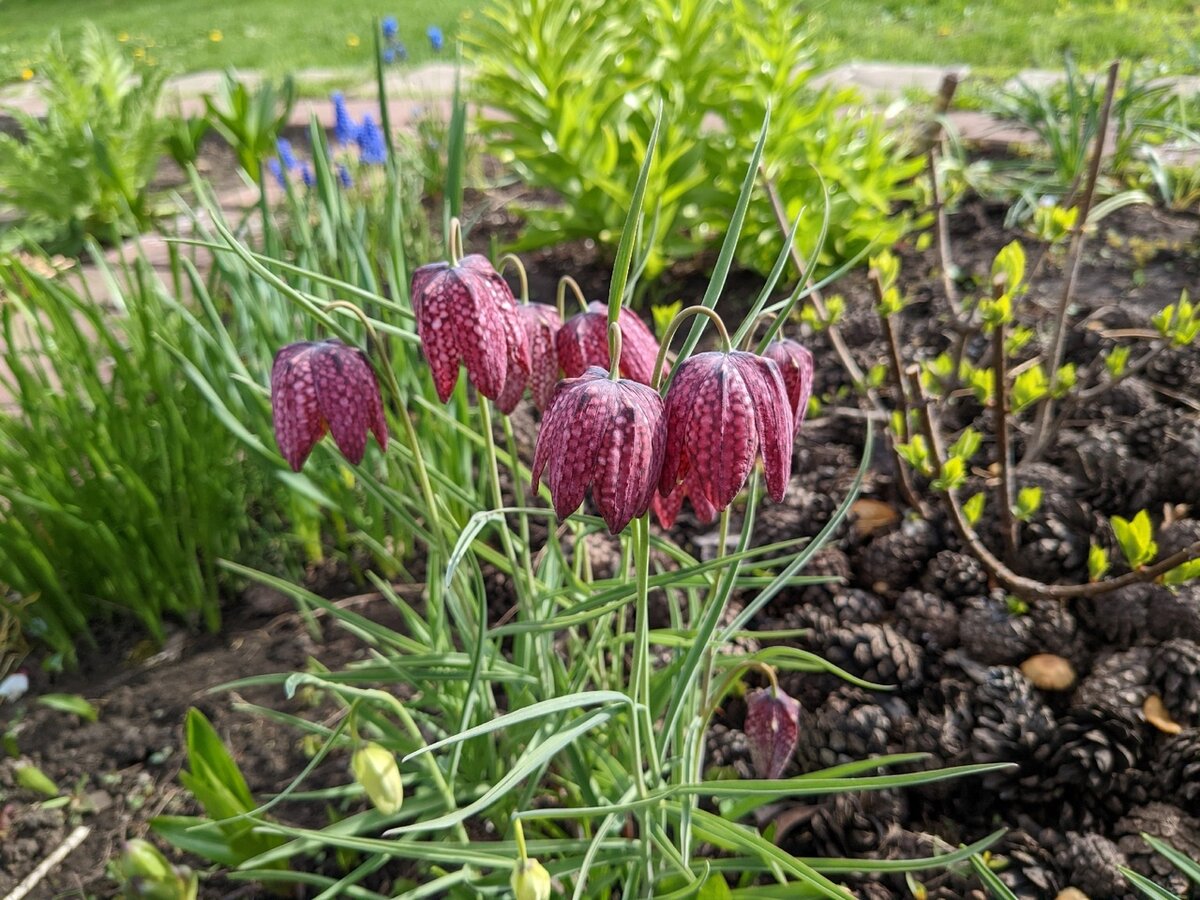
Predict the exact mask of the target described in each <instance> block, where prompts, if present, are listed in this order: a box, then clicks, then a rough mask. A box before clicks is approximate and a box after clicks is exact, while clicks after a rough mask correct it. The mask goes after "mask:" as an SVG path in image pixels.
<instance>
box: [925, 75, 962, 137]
mask: <svg viewBox="0 0 1200 900" xmlns="http://www.w3.org/2000/svg"><path fill="white" fill-rule="evenodd" d="M957 90H958V75H956V74H955V73H954V72H947V73H946V75H945V77H944V78H942V84H941V86H940V87H939V88H938V95H937V97H935V98H934V101H933V115H932V116H930V118H929V121H928V122H927V123H926V125H925V133H924V135H922V138H921V144H920V147H919V148H918V151H917V152H919V153H928V152H929V150H930V148H931V147H933V146H934V145H935V144H937V143H938V141H940V140H941V139H942V117H943V116H944V115H946V113H947V112H948V111H949V109H950V104H951V103H953V102H954V92H955V91H957Z"/></svg>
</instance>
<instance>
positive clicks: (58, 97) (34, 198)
mask: <svg viewBox="0 0 1200 900" xmlns="http://www.w3.org/2000/svg"><path fill="white" fill-rule="evenodd" d="M40 68H41V72H42V76H43V77H42V80H41V81H40V82H39V94H40V97H41V99H42V101H43V102H44V103H45V105H46V112H45V116H44V118H43V117H39V116H36V115H32V114H30V113H27V112H23V111H20V110H10V111H9V114H10V115H12V116H13V118H14V119H16V121H17V123H18V125H19V126H20V130H21V135H20V136H14V135H11V134H4V133H0V208H2V207H10V208H11V209H13V210H15V211H16V212H17V213H18V214H19V215H20V217H21V219H20V223H19V226H18V228H19V231H20V232H21V234H20V239H21V240H26V241H37V242H41V243H43V244H45V245H47V246H49V247H53V248H54V249H60V250H66V251H70V252H76V251H78V250H79V249H80V248H81V247H82V244H83V241H84V238H85V237H87V236H89V235H91V236H93V237H96V238H99V239H101V240H106V241H112V240H116V239H118V238H120V237H121V236H123V235H125V234H129V233H131V232H132V231H133V230H134V229H136V227H137V226H138V225H140V224H143V223H144V222H145V221H146V220H147V219H148V217H149V215H150V209H149V205H148V194H147V186H148V185H149V183H150V180H151V178H152V177H153V176H154V170H155V166H156V165H157V163H158V160H159V157H160V156H161V154H162V138H163V124H162V122H161V120H160V119H159V118H158V115H157V112H156V108H157V105H158V100H159V95H160V94H161V91H162V85H163V79H164V78H165V73H164V72H163V70H162V69H150V68H144V67H143V68H136V69H135V68H134V66H133V64H132V63H131V62H130V61H129V60H128V59H127V58H126V57H125V55H124V54H123V52H122V50H121V47H120V45H119V44H117V43H116V42H115V41H113V39H112V38H110V37H108V36H107V35H105V34H104V33H103V32H101V31H100V30H99V29H98V28H96V27H95V26H94V25H91V24H88V25H87V26H86V27H85V28H84V30H83V34H82V36H81V37H80V38H79V40H78V42H76V43H73V44H69V45H68V44H65V43H64V42H63V40H62V39H61V38H60V37H59V36H58V35H57V34H56V35H54V36H53V37H52V38H51V39H50V43H49V45H48V46H47V48H46V51H45V54H44V63H43V64H42V65H41V67H40Z"/></svg>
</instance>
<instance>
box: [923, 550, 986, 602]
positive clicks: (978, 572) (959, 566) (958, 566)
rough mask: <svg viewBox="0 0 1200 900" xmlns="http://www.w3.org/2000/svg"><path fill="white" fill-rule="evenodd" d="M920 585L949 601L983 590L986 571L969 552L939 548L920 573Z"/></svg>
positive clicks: (971, 595)
mask: <svg viewBox="0 0 1200 900" xmlns="http://www.w3.org/2000/svg"><path fill="white" fill-rule="evenodd" d="M921 587H923V588H924V589H925V590H926V591H929V592H930V593H933V594H940V595H941V596H943V597H945V598H947V599H949V600H960V599H965V598H967V597H977V596H980V595H982V594H986V593H987V590H988V579H987V571H986V570H985V569H984V568H983V564H982V563H981V562H979V560H977V559H976V558H975V557H973V556H971V555H970V554H967V553H959V552H958V551H957V550H939V551H938V553H937V555H936V556H934V558H933V559H931V560H930V561H929V565H928V566H927V567H926V569H925V574H924V575H922V576H921Z"/></svg>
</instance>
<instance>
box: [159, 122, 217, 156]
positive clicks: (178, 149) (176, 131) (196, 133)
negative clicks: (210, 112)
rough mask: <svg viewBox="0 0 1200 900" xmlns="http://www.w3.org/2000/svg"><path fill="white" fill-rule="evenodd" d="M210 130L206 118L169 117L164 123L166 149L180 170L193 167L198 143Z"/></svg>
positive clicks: (197, 154)
mask: <svg viewBox="0 0 1200 900" xmlns="http://www.w3.org/2000/svg"><path fill="white" fill-rule="evenodd" d="M211 128H212V120H211V119H209V117H208V116H182V115H176V116H170V117H169V118H168V119H167V123H166V129H165V130H166V148H167V153H168V154H170V156H171V159H173V160H175V162H176V164H177V165H178V166H179V167H180V168H181V169H186V168H187V167H188V166H190V165H194V164H195V162H196V159H197V157H199V155H200V142H201V141H202V140H203V139H204V136H205V135H206V134H208V132H209V129H211Z"/></svg>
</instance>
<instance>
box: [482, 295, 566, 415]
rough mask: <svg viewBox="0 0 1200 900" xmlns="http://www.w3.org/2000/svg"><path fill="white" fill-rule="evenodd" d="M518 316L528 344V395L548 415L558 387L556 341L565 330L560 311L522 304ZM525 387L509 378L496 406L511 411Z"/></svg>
mask: <svg viewBox="0 0 1200 900" xmlns="http://www.w3.org/2000/svg"><path fill="white" fill-rule="evenodd" d="M517 314H518V315H519V316H520V318H521V325H522V327H523V328H524V329H525V337H526V340H527V341H528V343H529V362H530V370H529V378H528V379H527V381H528V386H529V393H530V395H531V396H532V397H533V405H534V406H536V407H537V408H538V410H539V411H541V412H545V411H546V407H547V406H549V405H550V398H551V396H553V394H554V386H555V385H556V384H558V370H559V366H558V351H557V350H556V349H555V345H554V338H555V336H556V335H557V334H558V330H559V329H560V328H561V327H562V319H560V318H559V317H558V310H557V309H555V308H554V307H553V306H550V305H549V304H546V303H519V304H517ZM525 387H526V380H521V379H518V378H510V379H509V380H508V382H507V383H506V384H505V385H504V391H503V393H501V395H500V396H499V397H498V398H497V400H496V406H498V407H499V408H500V410H501V411H502V412H504V413H510V412H512V411H513V410H514V409H516V407H517V403H518V402H519V401H520V399H521V395H522V394H523V393H524V392H525Z"/></svg>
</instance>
